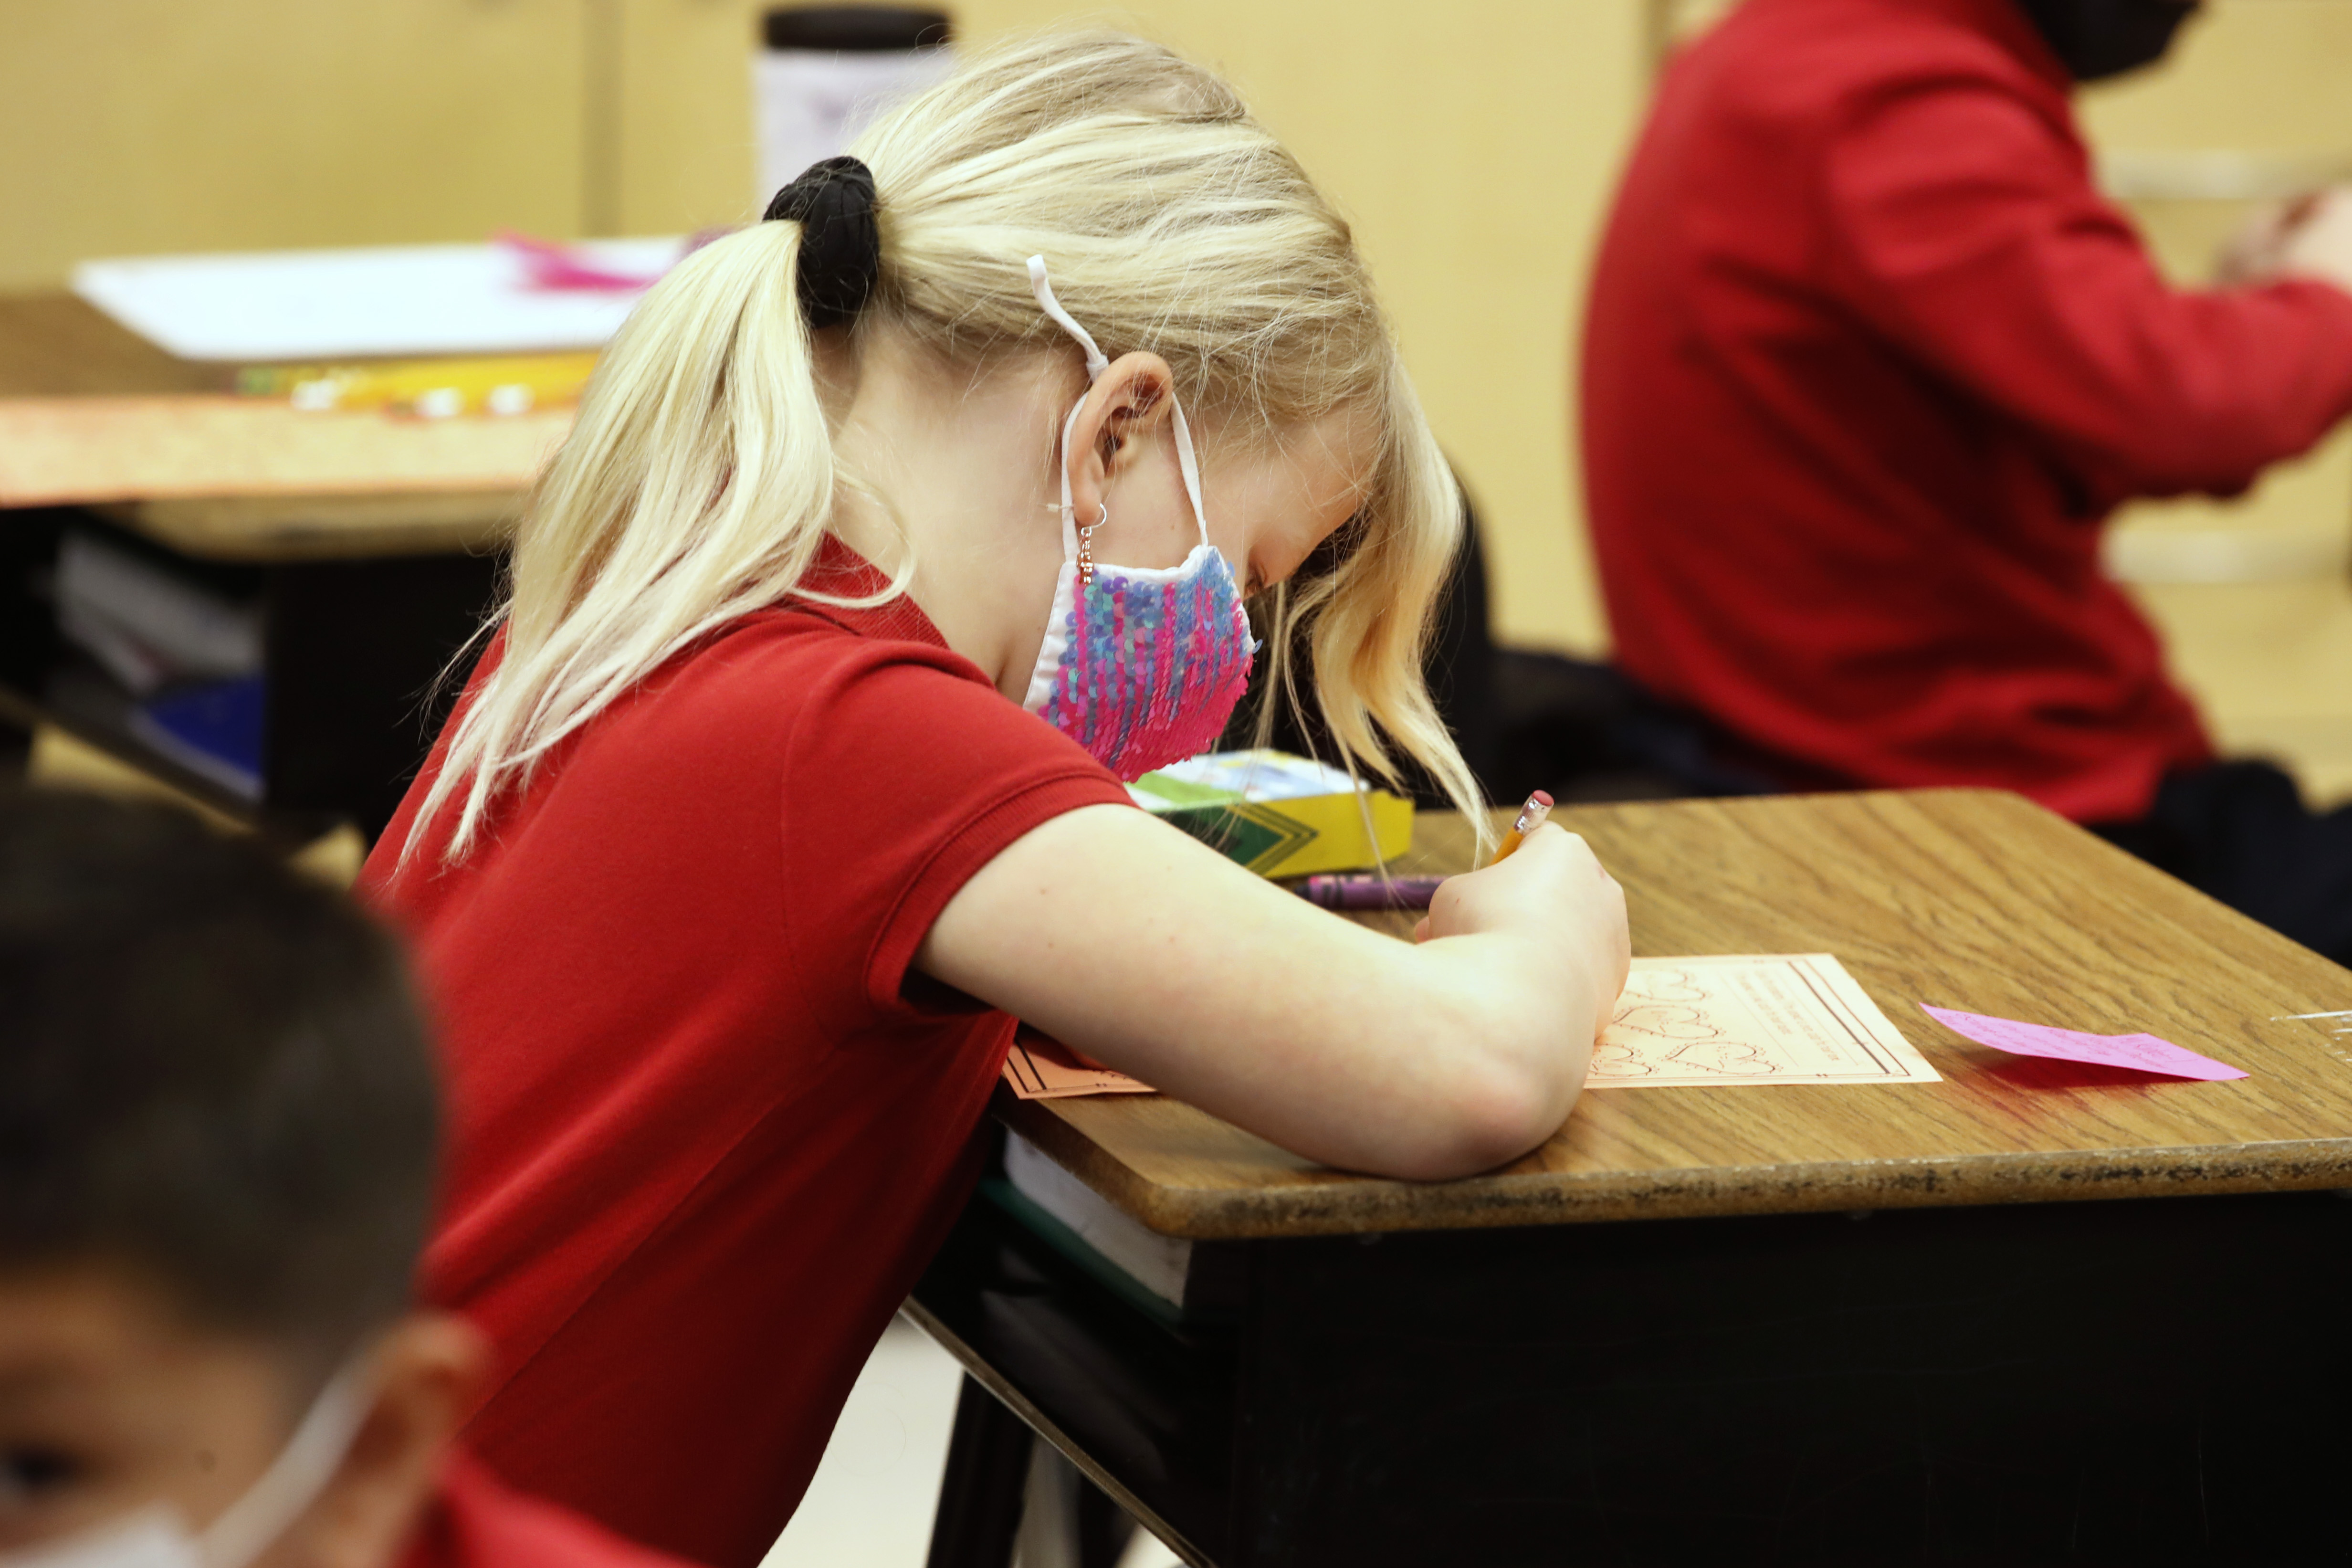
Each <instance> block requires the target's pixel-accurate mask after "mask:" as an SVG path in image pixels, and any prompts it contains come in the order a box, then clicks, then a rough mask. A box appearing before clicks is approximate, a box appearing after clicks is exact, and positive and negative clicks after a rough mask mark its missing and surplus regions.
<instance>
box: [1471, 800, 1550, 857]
mask: <svg viewBox="0 0 2352 1568" xmlns="http://www.w3.org/2000/svg"><path fill="white" fill-rule="evenodd" d="M1550 815H1551V796H1550V795H1549V794H1547V793H1546V792H1544V791H1542V790H1538V791H1536V793H1535V794H1533V795H1529V796H1528V804H1527V805H1523V806H1521V807H1519V819H1518V820H1517V822H1514V823H1512V824H1511V836H1510V837H1508V838H1506V839H1504V840H1503V847H1501V848H1500V849H1497V850H1496V851H1495V858H1494V859H1492V860H1489V861H1488V862H1487V864H1488V865H1490V866H1493V865H1498V864H1500V863H1501V862H1503V861H1505V860H1507V859H1509V858H1511V855H1512V853H1513V852H1514V851H1516V850H1517V848H1518V847H1519V846H1520V845H1522V844H1525V843H1526V842H1527V841H1528V834H1530V833H1533V832H1534V831H1535V830H1536V829H1537V828H1538V827H1541V826H1543V824H1544V818H1545V817H1547V816H1550Z"/></svg>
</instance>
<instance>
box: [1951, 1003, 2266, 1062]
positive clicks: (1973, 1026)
mask: <svg viewBox="0 0 2352 1568" xmlns="http://www.w3.org/2000/svg"><path fill="white" fill-rule="evenodd" d="M1920 1010H1921V1011H1922V1012H1924V1013H1926V1014H1927V1016H1929V1017H1930V1018H1933V1019H1935V1020H1936V1022H1937V1023H1938V1024H1941V1025H1943V1026H1944V1027H1946V1028H1948V1029H1950V1030H1953V1031H1954V1032H1956V1033H1958V1034H1962V1035H1966V1036H1967V1037H1969V1039H1971V1040H1974V1041H1975V1042H1976V1043H1977V1044H1979V1045H1980V1046H1990V1047H1992V1048H1993V1049H1995V1050H1997V1051H2008V1052H2009V1053H2011V1055H2013V1056H2021V1057H2052V1058H2056V1059H2057V1060H2059V1061H2064V1062H2095V1063H2097V1064H2098V1065H2099V1066H2101V1067H2111V1068H2135V1069H2137V1070H2138V1071H2140V1072H2156V1073H2162V1074H2164V1075H2165V1076H2166V1077H2168V1078H2194V1079H2207V1080H2217V1079H2231V1078H2244V1077H2245V1076H2246V1075H2245V1074H2244V1073H2243V1072H2241V1071H2240V1070H2239V1069H2238V1068H2233V1067H2231V1066H2229V1065H2227V1064H2226V1063H2222V1062H2217V1061H2215V1060H2214V1059H2213V1058H2211V1057H2200V1056H2199V1055H2198V1054H2197V1053H2196V1052H2195V1051H2185V1050H2182V1049H2181V1048H2180V1047H2179V1046H2176V1045H2174V1044H2173V1043H2172V1042H2171V1041H2170V1040H2159V1039H2158V1038H2157V1037H2155V1036H2154V1035H2086V1034H2084V1033H2083V1032H2082V1031H2081V1030H2079V1029H2053V1028H2052V1027H2051V1026H2049V1025H2047V1024H2021V1023H2019V1022H2018V1021H2017V1020H2016V1019H2014V1018H1988V1017H1986V1016H1983V1015H1982V1014H1980V1013H1956V1012H1954V1011H1952V1010H1951V1009H1950V1008H1948V1007H1929V1006H1927V1005H1926V1004H1924V1003H1923V1004H1921V1007H1920Z"/></svg>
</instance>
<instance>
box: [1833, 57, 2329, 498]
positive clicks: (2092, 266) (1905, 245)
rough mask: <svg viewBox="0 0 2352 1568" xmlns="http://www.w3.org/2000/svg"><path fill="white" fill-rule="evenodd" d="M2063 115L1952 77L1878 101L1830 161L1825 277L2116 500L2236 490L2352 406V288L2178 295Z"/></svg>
mask: <svg viewBox="0 0 2352 1568" xmlns="http://www.w3.org/2000/svg"><path fill="white" fill-rule="evenodd" d="M2058 114H2063V106H2062V105H2060V104H2059V103H2058V102H2057V100H2054V99H2053V103H2052V104H2051V105H2048V106H2043V105H2037V104H2035V103H2032V102H2029V101H2027V100H2024V99H2023V98H2021V96H2019V94H2018V93H2017V91H2016V90H2015V89H2012V88H2011V87H2010V86H2009V85H2007V84H2004V83H2000V82H1997V81H1993V80H1990V79H1974V78H1971V77H1970V76H1969V74H1968V73H1966V72H1965V71H1958V70H1953V71H1948V72H1942V73H1933V74H1929V73H1921V74H1919V75H1916V76H1913V77H1911V78H1909V79H1902V80H1897V81H1894V82H1889V83H1887V84H1885V86H1884V88H1883V89H1881V90H1879V91H1877V92H1875V93H1874V94H1871V95H1869V96H1868V97H1866V98H1864V100H1861V101H1860V102H1858V103H1857V104H1856V105H1855V106H1854V107H1853V110H1852V111H1851V112H1850V113H1849V114H1847V115H1846V116H1845V117H1844V118H1843V121H1842V123H1840V124H1839V125H1838V126H1837V128H1836V129H1835V130H1834V131H1833V132H1832V134H1831V142H1830V145H1829V147H1828V149H1827V153H1826V156H1825V159H1824V167H1825V171H1826V174H1825V181H1826V183H1825V189H1824V196H1823V199H1824V201H1825V202H1826V204H1827V206H1828V211H1827V214H1826V219H1827V229H1828V232H1829V234H1830V235H1831V237H1832V238H1831V244H1832V247H1833V249H1834V250H1835V252H1836V254H1835V255H1833V256H1832V258H1830V261H1831V265H1830V269H1829V270H1830V276H1831V277H1832V278H1833V279H1837V280H1838V284H1839V292H1840V294H1841V296H1842V297H1843V300H1845V301H1846V303H1847V304H1848V305H1849V306H1850V307H1851V308H1852V309H1853V310H1857V311H1858V312H1860V313H1861V314H1862V315H1863V316H1864V318H1865V319H1866V320H1868V321H1870V323H1871V324H1872V325H1873V326H1874V328H1875V329H1876V330H1877V331H1879V332H1881V333H1882V334H1884V335H1885V337H1886V338H1887V339H1888V340H1890V341H1892V342H1895V343H1896V344H1899V345H1901V346H1902V347H1903V348H1904V349H1906V350H1907V351H1908V352H1910V353H1913V354H1915V355H1916V356H1917V358H1918V359H1919V360H1921V361H1922V362H1924V363H1926V364H1927V365H1928V366H1930V367H1932V368H1933V369H1934V370H1935V371H1936V372H1937V373H1938V374H1942V375H1944V376H1948V377H1949V378H1950V379H1952V380H1953V381H1956V382H1958V384H1960V385H1961V386H1963V387H1964V388H1966V389H1967V390H1968V391H1969V392H1970V393H1971V394H1973V395H1975V396H1977V397H1979V398H1980V399H1982V400H1984V401H1986V402H1988V403H1990V404H1991V405H1994V406H1996V407H1998V408H2000V409H2002V410H2003V411H2004V412H2006V413H2008V414H2010V415H2011V416H2013V417H2015V418H2016V419H2017V420H2018V421H2019V422H2020V423H2021V424H2022V425H2024V426H2028V427H2031V428H2032V429H2034V430H2036V431H2039V432H2042V434H2043V435H2044V437H2046V438H2047V439H2048V440H2049V441H2050V442H2051V443H2052V445H2053V447H2054V449H2055V450H2056V452H2057V453H2059V454H2060V455H2062V456H2063V458H2067V459H2069V460H2071V462H2072V463H2073V464H2074V465H2075V466H2076V467H2077V468H2079V469H2080V470H2082V476H2081V477H2083V478H2084V479H2086V480H2088V481H2090V482H2091V483H2092V484H2093V485H2094V486H2095V488H2096V489H2100V490H2102V491H2105V492H2108V493H2106V494H2105V495H2104V496H2102V497H2101V498H2100V499H2102V500H2118V499H2121V498H2122V497H2123V496H2125V495H2129V494H2166V493H2177V492H2179V491H2182V490H2192V489H2193V490H2211V491H2221V492H2228V491H2233V490H2237V489H2242V488H2243V487H2244V486H2246V485H2247V484H2249V483H2251V482H2252V479H2253V478H2254V476H2255V474H2256V473H2257V472H2259V471H2260V470H2261V469H2262V468H2263V467H2264V466H2265V465H2267V464H2270V463H2272V462H2275V461H2277V460H2278V459H2280V458H2286V457H2291V456H2293V455H2294V454H2296V453H2298V452H2301V451H2303V450H2305V448H2307V447H2310V446H2311V445H2312V444H2313V443H2314V442H2315V441H2316V440H2318V439H2319V437H2321V436H2322V435H2324V434H2325V433H2326V430H2327V428H2328V427H2329V426H2331V425H2333V424H2334V423H2335V422H2336V420H2338V419H2339V418H2341V417H2343V416H2344V415H2345V414H2346V413H2347V412H2352V294H2347V293H2345V292H2343V291H2342V290H2339V289H2335V288H2333V287H2331V286H2329V285H2327V284H2325V283H2318V282H2311V281H2285V282H2279V283H2274V284H2271V285H2269V286H2266V287H2262V288H2254V289H2231V290H2183V289H2173V288H2171V287H2170V286H2168V284H2167V283H2166V282H2165V281H2164V279H2162V278H2161V277H2160V276H2159V275H2158V272H2157V270H2156V268H2155V267H2154V265H2153V263H2152V262H2151V261H2150V259H2149V257H2148V255H2147V247H2146V246H2145V245H2144V244H2143V243H2142V241H2141V239H2140V237H2139V236H2138V234H2137V231H2136V230H2134V228H2133V227H2132V226H2131V224H2130V222H2129V221H2128V220H2127V219H2126V217H2125V216H2123V215H2122V214H2121V213H2120V212H2118V211H2117V210H2116V208H2115V206H2114V205H2112V204H2110V203H2108V202H2107V201H2105V199H2104V198H2102V197H2101V196H2100V195H2099V194H2098V193H2097V191H2096V190H2095V188H2094V187H2093V186H2092V184H2091V182H2090V177H2089V173H2088V170H2087V167H2086V165H2085V162H2084V157H2083V155H2082V153H2081V151H2080V147H2079V143H2078V142H2076V141H2075V140H2074V133H2073V131H2072V127H2071V126H2070V125H2069V124H2067V123H2065V122H2064V121H2063V120H2060V119H2056V118H2053V115H2058Z"/></svg>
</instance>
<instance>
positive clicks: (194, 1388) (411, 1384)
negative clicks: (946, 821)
mask: <svg viewBox="0 0 2352 1568" xmlns="http://www.w3.org/2000/svg"><path fill="white" fill-rule="evenodd" d="M436 1121H437V1111H436V1097H435V1090H434V1083H433V1077H432V1066H431V1062H430V1059H429V1058H428V1055H427V1051H426V1047H425V1033H424V1029H423V1027H422V1025H421V1022H420V1020H419V1017H418V1015H417V1011H416V1008H415V1004H414V1002H413V1001H412V1000H411V997H410V994H409V992H408V988H407V984H406V982H405V979H404V973H403V970H402V966H401V963H400V959H399V956H398V954H397V952H395V951H394V947H393V945H392V943H391V942H390V941H389V939H388V938H386V937H385V936H384V935H383V933H381V932H379V931H376V930H375V929H374V928H373V926H372V925H370V924H369V923H368V922H367V921H365V920H364V919H363V918H362V917H361V916H360V915H358V914H357V913H355V912H354V911H353V910H351V909H350V908H349V907H348V906H347V905H346V904H344V903H343V901H342V900H341V899H339V898H337V897H335V896H334V895H333V894H331V893H330V892H328V891H327V890H325V889H322V888H318V887H313V886H310V885H309V884H307V883H305V882H303V881H301V880H299V879H297V878H295V877H294V876H292V875H291V874H289V872H287V871H285V870H284V869H282V868H279V867H278V866H277V865H275V864H274V863H272V862H270V861H268V859H266V858H263V857H262V856H261V855H260V854H259V853H258V852H257V851H256V850H254V849H252V848H250V847H247V846H246V845H243V844H238V843H235V842H231V841H229V840H226V839H223V838H220V837H215V836H214V835H213V834H211V833H210V832H208V831H206V830H205V829H204V828H203V827H201V826H198V825H197V824H196V823H195V822H194V820H192V819H189V818H186V817H184V816H181V815H179V814H178V813H175V812H171V811H168V810H166V809H163V808H160V807H132V806H126V805H117V804H112V803H109V802H104V801H100V800H99V799H96V798H94V797H84V796H76V795H16V796H0V1565H5V1568H32V1565H36V1564H37V1565H39V1568H259V1565H267V1568H394V1565H395V1564H399V1565H402V1568H443V1565H447V1568H460V1565H472V1564H493V1563H495V1564H501V1565H503V1564H527V1565H529V1568H664V1565H665V1564H667V1563H668V1561H669V1560H668V1559H666V1558H663V1557H660V1556H658V1555H656V1554H655V1553H653V1552H647V1551H645V1550H643V1549H641V1548H638V1547H635V1546H632V1545H629V1544H627V1543H625V1542H621V1541H620V1540H618V1539H616V1538H614V1537H613V1536H610V1535H608V1534H606V1533H605V1532H604V1531H602V1530H601V1529H599V1528H597V1527H595V1526H593V1525H591V1524H589V1523H587V1522H586V1521H582V1520H579V1519H576V1518H574V1517H572V1516H571V1515H569V1514H566V1513H563V1512H562V1511H561V1510H556V1509H553V1508H551V1507H549V1506H547V1505H545V1504H541V1503H537V1502H533V1501H530V1500H525V1499H522V1498H520V1497H518V1496H516V1495H514V1494H512V1493H510V1492H509V1491H507V1490H506V1489H504V1488H503V1487H501V1486H499V1484H498V1483H497V1482H495V1481H494V1480H492V1479H490V1478H489V1477H488V1475H487V1474H486V1473H484V1472H483V1471H481V1470H480V1469H478V1468H475V1467H473V1466H471V1465H469V1464H467V1463H466V1462H465V1461H464V1460H462V1459H458V1458H454V1457H453V1456H452V1455H451V1454H450V1452H449V1439H450V1435H451V1433H452V1432H453V1431H454V1430H455V1429H456V1427H457V1425H458V1423H459V1422H460V1421H461V1420H463V1418H464V1417H465V1415H467V1413H468V1411H469V1410H470V1408H471V1406H472V1404H473V1400H474V1397H475V1392H476V1388H477V1385H478V1381H479V1379H480V1377H481V1376H482V1374H483V1373H484V1372H485V1370H486V1367H485V1363H486V1361H487V1358H488V1348H487V1346H486V1344H485V1342H483V1340H482V1338H481V1336H480V1335H479V1334H478V1333H477V1332H476V1331H474V1330H473V1329H472V1328H471V1327H469V1326H468V1325H467V1324H466V1323H465V1321H463V1320H461V1319H458V1318H455V1317H451V1316H448V1315H446V1314H440V1313H430V1312H421V1311H417V1310H412V1308H411V1306H410V1303H409V1282H410V1274H411V1270H412V1268H413V1267H414V1265H415V1258H416V1251H417V1247H418V1245H419V1241H420V1238H421V1237H422V1234H423V1231H424V1227H425V1221H426V1218H427V1211H428V1208H429V1206H430V1203H431V1199H432V1168H433V1157H434V1148H435V1142H436Z"/></svg>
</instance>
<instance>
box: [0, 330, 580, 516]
mask: <svg viewBox="0 0 2352 1568" xmlns="http://www.w3.org/2000/svg"><path fill="white" fill-rule="evenodd" d="M235 378H236V367H235V366H231V365H213V364H196V363H189V362H187V361H184V360H179V359H174V358H173V356H172V355H170V354H168V353H164V352H163V350H161V349H159V348H157V347H155V346H154V345H153V344H152V343H150V342H147V341H146V340H145V339H143V338H141V337H139V336H138V335H137V334H136V333H134V332H131V331H129V330H128V329H127V328H124V327H122V326H121V325H119V324H118V323H116V322H115V321H112V320H110V318H109V317H107V316H106V315H105V314H104V313H103V312H102V311H100V310H97V309H96V308H95V307H93V306H91V305H89V304H87V303H85V302H84V301H82V300H78V299H76V298H74V297H73V296H72V295H70V294H35V295H16V296H0V508H7V507H38V506H89V507H94V508H98V509H100V510H104V511H105V512H106V513H107V515H108V516H110V518H112V519H113V520H114V521H118V522H120V523H121V524H123V525H124V526H125V527H127V528H131V529H133V530H135V531H138V532H141V533H144V534H146V535H148V536H149V537H150V538H152V539H154V540H156V541H157V542H161V543H163V544H166V545H169V546H171V547H172V548H173V549H175V550H179V551H182V552H185V553H188V554H191V555H198V556H206V557H211V558H215V559H221V560H236V561H289V560H309V559H316V558H320V557H334V556H357V555H421V554H442V553H447V552H455V551H483V550H489V549H494V548H496V547H497V546H498V545H499V544H500V543H502V542H504V541H505V539H506V538H507V536H508V535H509V533H510V532H511V531H513V527H514V522H515V520H516V518H517V517H518V516H520V512H521V509H522V501H523V495H524V492H525V491H526V490H527V489H529V488H530V483H531V481H532V479H534V478H535V477H536V476H537V474H538V472H539V469H540V467H541V464H542V463H544V462H545V461H546V458H547V455H548V454H549V453H550V452H551V451H552V450H553V449H554V447H555V445H556V443H557V442H559V441H561V440H562V438H563V436H564V433H565V432H566V431H568V430H569V429H570V428H571V426H572V412H571V410H569V409H550V410H546V411H543V412H541V413H536V414H528V415H522V416H516V417H511V418H465V419H450V420H422V419H414V418H403V417H398V416H390V415H382V414H320V413H306V412H302V411H299V410H296V409H294V408H291V407H289V406H288V405H286V404H284V403H281V402H278V401H275V400H262V399H247V398H239V397H235V396H232V395H229V389H230V388H231V386H232V385H233V384H234V382H235Z"/></svg>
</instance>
